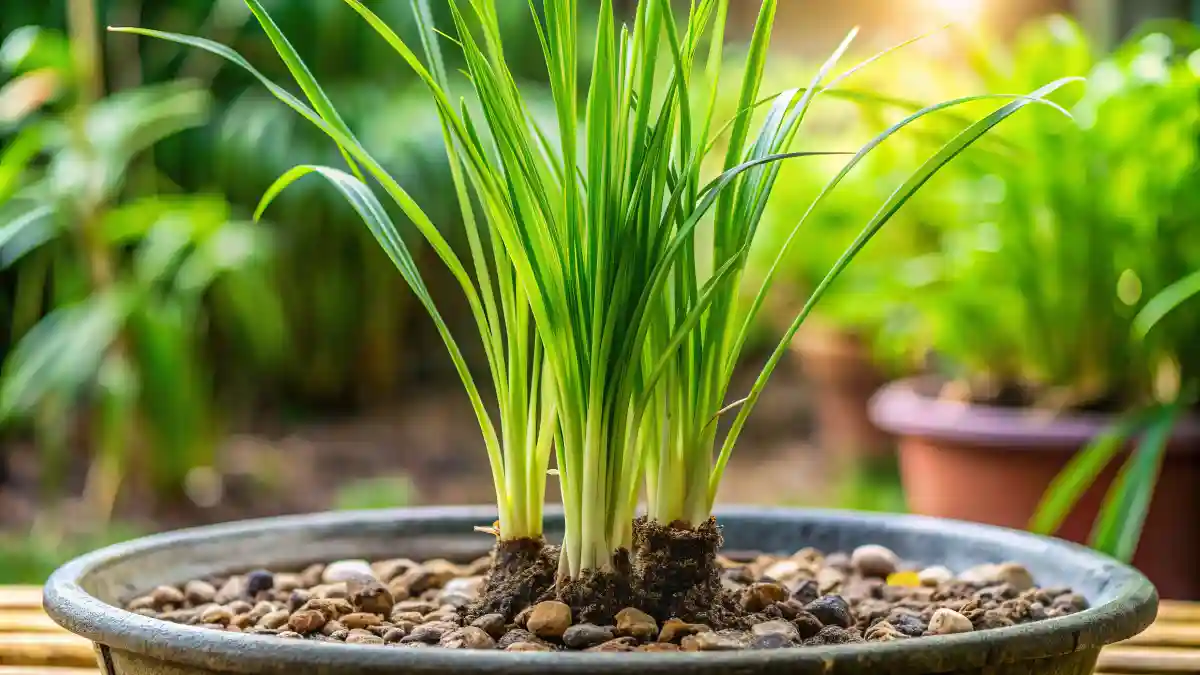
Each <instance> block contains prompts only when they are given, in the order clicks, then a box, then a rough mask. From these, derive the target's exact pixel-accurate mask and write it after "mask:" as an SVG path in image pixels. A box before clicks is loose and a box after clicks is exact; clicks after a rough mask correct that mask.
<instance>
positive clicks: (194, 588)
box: [183, 579, 217, 605]
mask: <svg viewBox="0 0 1200 675" xmlns="http://www.w3.org/2000/svg"><path fill="white" fill-rule="evenodd" d="M183 595H184V597H185V598H186V599H187V601H188V602H190V603H192V604H193V605H206V604H208V603H210V602H212V601H213V598H215V597H216V595H217V589H215V588H213V585H212V584H210V583H208V582H207V581H200V580H199V579H196V580H195V581H189V582H187V583H186V584H184V585H183Z"/></svg>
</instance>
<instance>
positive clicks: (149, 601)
mask: <svg viewBox="0 0 1200 675" xmlns="http://www.w3.org/2000/svg"><path fill="white" fill-rule="evenodd" d="M125 608H126V609H128V610H129V611H131V612H136V611H138V610H142V609H154V598H152V597H150V596H148V595H143V596H142V597H140V598H134V599H133V600H130V601H129V604H128V605H126V607H125Z"/></svg>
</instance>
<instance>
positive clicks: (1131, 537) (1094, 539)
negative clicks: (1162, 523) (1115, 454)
mask: <svg viewBox="0 0 1200 675" xmlns="http://www.w3.org/2000/svg"><path fill="white" fill-rule="evenodd" d="M1152 410H1153V411H1154V413H1155V414H1154V416H1153V419H1152V420H1151V421H1150V422H1148V423H1147V425H1146V431H1145V434H1144V435H1143V436H1142V438H1141V440H1140V441H1139V442H1138V444H1137V448H1136V449H1135V450H1134V452H1133V455H1132V456H1131V457H1130V458H1129V461H1128V462H1126V464H1125V466H1124V467H1122V469H1121V472H1120V473H1119V474H1118V475H1117V479H1116V481H1114V482H1113V485H1112V487H1111V488H1110V489H1109V491H1108V495H1106V496H1105V499H1104V505H1103V506H1102V507H1101V509H1100V516H1099V518H1098V519H1097V520H1096V524H1095V527H1094V529H1093V530H1092V536H1091V545H1092V546H1093V547H1094V548H1096V549H1097V550H1099V551H1102V552H1104V553H1107V554H1109V555H1111V556H1113V557H1114V558H1116V559H1118V560H1121V561H1124V562H1129V561H1130V560H1132V559H1133V554H1134V552H1135V551H1136V550H1137V544H1138V540H1139V539H1140V538H1141V535H1142V526H1143V525H1145V523H1146V514H1147V513H1148V512H1149V510H1150V501H1151V498H1152V497H1153V496H1154V486H1155V484H1156V483H1157V482H1158V474H1159V471H1160V470H1161V469H1162V460H1163V453H1165V452H1166V449H1167V442H1168V441H1169V440H1170V438H1171V430H1172V429H1173V428H1174V426H1175V422H1176V420H1178V419H1179V416H1180V414H1181V412H1182V410H1183V406H1182V405H1181V403H1180V402H1175V403H1172V404H1169V405H1166V406H1161V407H1155V408H1153V409H1152Z"/></svg>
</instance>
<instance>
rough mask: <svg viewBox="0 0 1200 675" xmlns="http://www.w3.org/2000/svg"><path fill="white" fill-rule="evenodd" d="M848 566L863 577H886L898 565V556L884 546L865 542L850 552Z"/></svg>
mask: <svg viewBox="0 0 1200 675" xmlns="http://www.w3.org/2000/svg"><path fill="white" fill-rule="evenodd" d="M850 566H851V567H853V568H854V569H855V570H856V571H857V572H858V573H859V574H861V575H863V576H864V577H876V578H882V579H886V578H887V576H888V575H889V574H892V573H894V572H895V571H896V570H897V569H898V568H899V567H900V558H899V556H897V555H896V553H895V552H894V551H892V549H890V548H888V547H886V546H880V545H878V544H866V545H865V546H859V547H858V548H856V549H854V552H853V553H851V554H850Z"/></svg>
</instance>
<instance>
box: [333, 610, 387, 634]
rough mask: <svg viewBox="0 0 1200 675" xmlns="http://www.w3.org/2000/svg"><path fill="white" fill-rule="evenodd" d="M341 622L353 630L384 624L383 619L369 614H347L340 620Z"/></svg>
mask: <svg viewBox="0 0 1200 675" xmlns="http://www.w3.org/2000/svg"><path fill="white" fill-rule="evenodd" d="M339 621H341V623H342V625H344V626H345V627H346V628H349V629H351V630H353V629H355V628H370V627H371V626H378V625H379V624H381V623H383V619H382V618H381V617H380V616H379V615H378V614H371V613H369V612H354V613H352V614H347V615H345V616H343V617H342V618H341V619H339Z"/></svg>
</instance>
